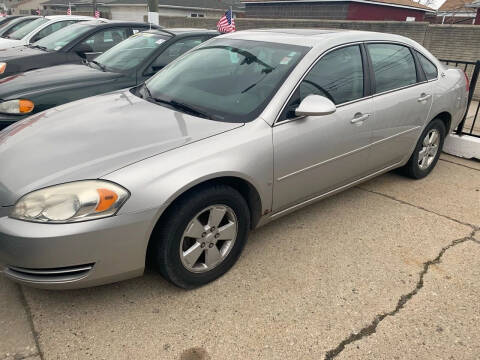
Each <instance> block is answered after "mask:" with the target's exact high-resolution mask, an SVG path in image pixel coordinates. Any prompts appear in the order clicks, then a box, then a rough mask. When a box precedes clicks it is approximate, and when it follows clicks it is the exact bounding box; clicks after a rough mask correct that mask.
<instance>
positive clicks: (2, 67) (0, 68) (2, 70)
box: [0, 62, 7, 75]
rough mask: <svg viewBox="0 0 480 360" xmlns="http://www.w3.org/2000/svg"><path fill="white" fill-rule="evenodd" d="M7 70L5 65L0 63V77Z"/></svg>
mask: <svg viewBox="0 0 480 360" xmlns="http://www.w3.org/2000/svg"><path fill="white" fill-rule="evenodd" d="M5 70H7V63H4V62H0V75H1V74H3V73H4V72H5Z"/></svg>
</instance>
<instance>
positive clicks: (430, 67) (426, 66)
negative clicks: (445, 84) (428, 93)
mask: <svg viewBox="0 0 480 360" xmlns="http://www.w3.org/2000/svg"><path fill="white" fill-rule="evenodd" d="M416 53H417V57H418V60H419V61H420V65H422V68H423V71H424V72H425V75H426V76H427V80H433V79H436V78H437V77H438V70H437V67H436V66H435V65H434V64H433V63H432V62H431V61H430V60H428V59H427V58H426V57H425V56H423V55H422V54H420V53H419V52H418V51H416Z"/></svg>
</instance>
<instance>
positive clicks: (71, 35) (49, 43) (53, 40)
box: [33, 23, 92, 51]
mask: <svg viewBox="0 0 480 360" xmlns="http://www.w3.org/2000/svg"><path fill="white" fill-rule="evenodd" d="M91 28H92V27H91V26H89V25H85V24H81V23H79V24H73V25H70V26H67V27H64V28H63V29H60V30H58V31H55V32H54V33H52V34H50V35H48V36H45V37H44V38H43V39H41V40H38V41H37V42H35V43H34V44H33V45H34V46H35V45H37V46H40V47H42V48H45V49H47V50H50V51H57V50H60V49H61V48H63V47H64V46H65V45H67V44H69V43H70V42H71V41H72V40H74V39H76V38H79V37H80V36H82V35H83V34H85V33H86V32H87V31H89V30H90V29H91Z"/></svg>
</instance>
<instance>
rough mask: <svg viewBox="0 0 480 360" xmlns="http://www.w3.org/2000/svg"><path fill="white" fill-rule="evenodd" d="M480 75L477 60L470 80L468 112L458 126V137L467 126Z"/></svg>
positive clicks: (479, 65)
mask: <svg viewBox="0 0 480 360" xmlns="http://www.w3.org/2000/svg"><path fill="white" fill-rule="evenodd" d="M479 73H480V60H477V62H476V63H475V69H473V74H472V79H471V80H470V88H469V92H468V101H467V111H466V112H465V115H464V116H463V119H462V121H461V122H460V124H458V127H457V130H456V133H457V134H458V135H462V134H463V126H464V125H465V120H466V119H467V115H468V110H469V109H470V103H471V102H472V98H473V94H474V93H475V89H476V87H477V81H478V74H479ZM472 131H473V125H472Z"/></svg>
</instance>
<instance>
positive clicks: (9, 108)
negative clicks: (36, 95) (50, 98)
mask: <svg viewBox="0 0 480 360" xmlns="http://www.w3.org/2000/svg"><path fill="white" fill-rule="evenodd" d="M34 107H35V104H34V103H33V101H30V100H25V99H15V100H8V101H4V102H1V103H0V112H2V113H6V114H28V113H30V112H32V110H33V108H34Z"/></svg>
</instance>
